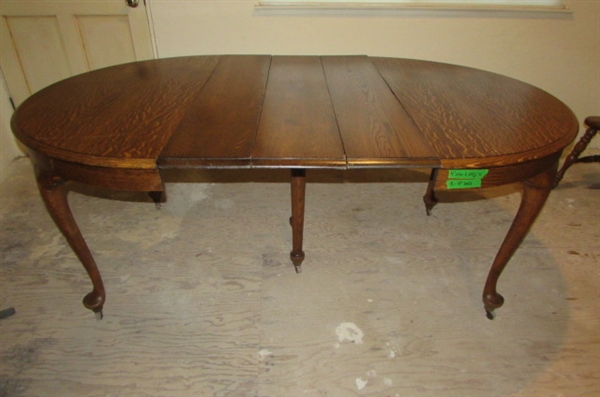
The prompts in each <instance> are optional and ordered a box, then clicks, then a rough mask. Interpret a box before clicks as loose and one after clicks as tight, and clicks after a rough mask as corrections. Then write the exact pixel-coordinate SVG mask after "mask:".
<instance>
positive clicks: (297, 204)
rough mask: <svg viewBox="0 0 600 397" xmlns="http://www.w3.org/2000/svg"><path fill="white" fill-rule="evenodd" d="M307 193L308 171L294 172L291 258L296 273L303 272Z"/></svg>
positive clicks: (295, 170) (298, 170) (297, 170)
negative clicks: (305, 200)
mask: <svg viewBox="0 0 600 397" xmlns="http://www.w3.org/2000/svg"><path fill="white" fill-rule="evenodd" d="M305 191H306V170H304V169H293V170H292V217H291V218H290V224H291V225H292V252H290V258H291V259H292V263H293V264H294V267H295V269H296V273H301V272H302V267H301V265H302V261H303V260H304V251H302V239H303V236H304V195H305Z"/></svg>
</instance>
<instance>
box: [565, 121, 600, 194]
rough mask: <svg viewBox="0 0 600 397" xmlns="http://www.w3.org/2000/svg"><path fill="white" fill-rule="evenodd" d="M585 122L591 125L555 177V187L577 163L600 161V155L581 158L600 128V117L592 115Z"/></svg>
mask: <svg viewBox="0 0 600 397" xmlns="http://www.w3.org/2000/svg"><path fill="white" fill-rule="evenodd" d="M585 124H586V125H587V126H589V128H588V129H587V130H586V131H585V134H583V136H582V137H581V138H580V139H579V141H578V142H577V143H576V144H575V146H574V147H573V150H571V153H569V155H568V156H567V158H565V162H564V164H563V166H562V167H561V168H560V170H559V171H558V172H557V173H556V178H554V187H556V186H557V185H558V184H559V182H560V181H561V180H562V179H563V177H564V176H565V172H567V170H568V169H569V167H571V166H572V165H573V164H575V163H579V162H581V163H583V162H586V163H587V162H599V161H600V156H598V155H591V156H586V157H582V158H580V157H579V156H580V155H581V153H582V152H583V151H584V150H585V149H586V148H587V146H588V145H589V144H590V142H591V140H592V139H593V138H594V137H595V136H596V133H597V132H598V130H599V129H600V117H599V116H590V117H586V119H585Z"/></svg>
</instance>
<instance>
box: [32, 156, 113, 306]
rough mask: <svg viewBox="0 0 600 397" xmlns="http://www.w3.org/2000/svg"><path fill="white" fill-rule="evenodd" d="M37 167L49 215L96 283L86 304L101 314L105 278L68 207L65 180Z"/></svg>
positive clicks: (104, 295)
mask: <svg viewBox="0 0 600 397" xmlns="http://www.w3.org/2000/svg"><path fill="white" fill-rule="evenodd" d="M34 168H35V176H36V180H37V183H38V187H39V190H40V194H41V196H42V199H43V200H44V203H45V204H46V208H47V209H48V212H49V213H50V216H51V217H52V219H53V220H54V222H55V223H56V226H57V227H58V229H59V230H60V231H61V232H62V233H63V235H64V236H65V238H66V240H67V241H68V243H69V245H70V246H71V249H73V252H75V255H77V258H79V260H80V261H81V263H82V264H83V267H84V268H85V270H86V272H87V274H88V276H89V277H90V280H91V281H92V285H93V286H94V288H93V290H92V292H90V293H89V294H87V295H86V296H85V297H84V298H83V305H84V306H85V307H86V308H88V309H90V310H92V311H93V312H94V313H97V314H98V315H99V316H100V317H101V316H102V308H103V306H104V301H105V300H106V292H105V290H104V283H103V282H102V277H101V276H100V271H99V270H98V267H97V266H96V261H95V260H94V257H93V256H92V254H91V252H90V250H89V248H88V246H87V243H86V242H85V240H84V238H83V236H82V235H81V232H80V230H79V226H77V222H75V218H73V214H72V213H71V209H70V208H69V203H68V201H67V194H66V192H65V190H64V182H65V181H64V180H63V179H61V178H59V177H57V176H56V175H54V174H52V173H51V172H49V171H48V170H45V169H42V168H40V167H38V166H37V165H36V166H35V167H34Z"/></svg>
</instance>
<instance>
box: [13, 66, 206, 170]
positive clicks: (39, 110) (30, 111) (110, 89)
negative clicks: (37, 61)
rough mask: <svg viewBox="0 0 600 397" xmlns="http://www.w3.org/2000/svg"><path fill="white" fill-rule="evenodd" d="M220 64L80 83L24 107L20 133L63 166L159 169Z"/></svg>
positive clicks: (145, 70)
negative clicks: (188, 112) (164, 153)
mask: <svg viewBox="0 0 600 397" xmlns="http://www.w3.org/2000/svg"><path fill="white" fill-rule="evenodd" d="M217 60H218V58H217V57H185V58H177V59H164V60H153V61H145V62H138V63H131V64H126V65H119V66H115V67H111V68H106V69H101V70H98V71H94V72H91V73H85V74H83V75H79V76H75V77H73V78H70V79H67V80H65V81H62V82H60V83H58V84H54V85H52V86H50V87H48V88H46V89H44V90H42V91H41V92H39V93H37V94H35V95H33V96H32V97H31V98H30V99H28V100H27V101H26V102H25V103H23V105H22V106H20V107H19V109H18V111H17V113H16V114H15V116H14V119H13V122H12V127H13V131H14V132H15V135H16V136H17V138H18V139H19V140H20V141H21V142H22V143H23V144H25V145H26V146H28V147H30V148H32V149H34V150H37V151H38V152H40V153H43V154H46V155H48V156H50V157H53V158H56V159H60V160H64V161H68V162H73V163H80V164H86V165H92V166H102V167H112V168H115V167H120V168H156V159H157V157H158V155H159V153H160V152H161V151H162V150H163V148H164V146H165V144H166V143H167V141H168V140H169V138H170V137H171V134H172V133H173V131H174V130H175V128H176V127H177V126H178V125H179V123H180V121H181V119H182V117H183V115H184V111H185V109H186V108H187V106H188V103H189V102H190V101H191V100H192V99H193V98H194V97H195V96H196V95H197V93H198V91H199V90H200V89H201V87H202V86H203V85H204V83H205V81H206V79H207V78H208V77H209V76H210V74H211V73H212V70H213V68H214V66H215V65H216V63H217Z"/></svg>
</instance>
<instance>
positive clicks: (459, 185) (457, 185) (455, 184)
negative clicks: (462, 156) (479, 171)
mask: <svg viewBox="0 0 600 397" xmlns="http://www.w3.org/2000/svg"><path fill="white" fill-rule="evenodd" d="M446 187H447V188H448V189H473V188H477V187H481V179H448V180H447V181H446Z"/></svg>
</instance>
